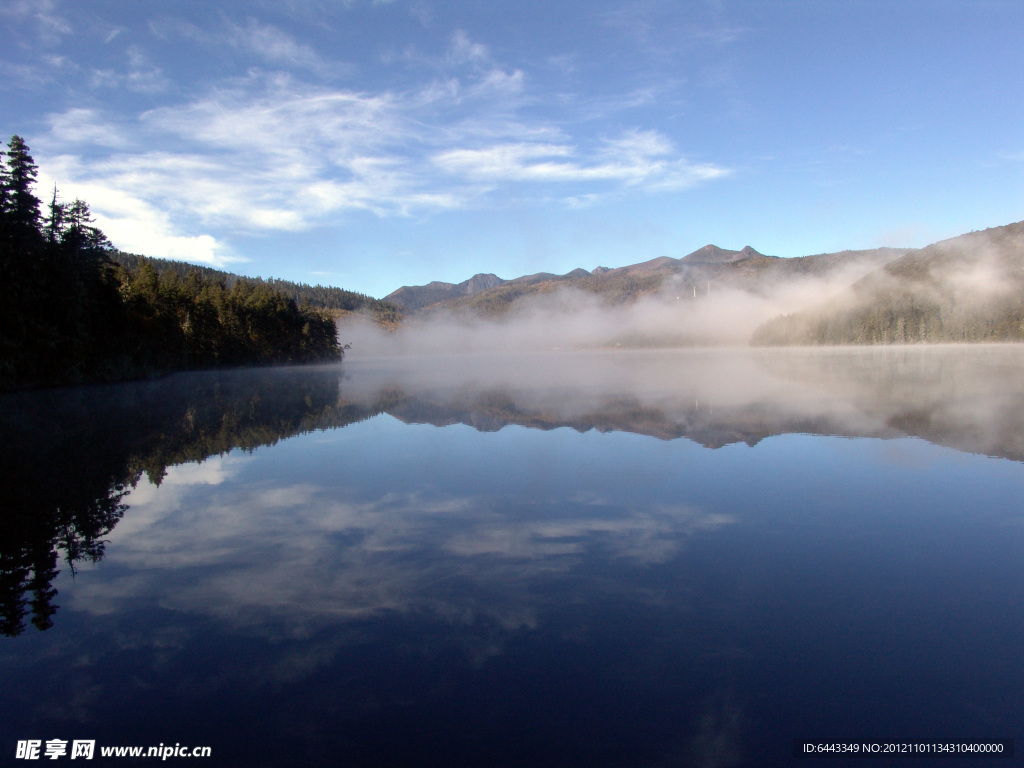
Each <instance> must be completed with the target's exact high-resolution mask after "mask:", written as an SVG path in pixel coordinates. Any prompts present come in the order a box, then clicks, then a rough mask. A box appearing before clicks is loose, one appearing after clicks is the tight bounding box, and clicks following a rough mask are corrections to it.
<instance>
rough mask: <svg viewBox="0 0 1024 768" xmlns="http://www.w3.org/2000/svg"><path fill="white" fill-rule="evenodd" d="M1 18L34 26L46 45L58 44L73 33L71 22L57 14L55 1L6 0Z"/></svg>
mask: <svg viewBox="0 0 1024 768" xmlns="http://www.w3.org/2000/svg"><path fill="white" fill-rule="evenodd" d="M0 16H6V17H7V18H9V19H13V20H15V21H21V22H26V21H27V22H29V23H32V24H34V26H35V28H36V33H37V35H38V36H39V39H40V40H41V41H42V42H44V43H54V42H58V41H60V40H61V39H62V38H63V37H65V36H66V35H70V34H71V33H72V31H73V29H72V27H71V24H70V22H68V20H67V19H66V18H64V17H63V16H62V15H61V14H60V13H58V12H57V4H56V3H55V2H54V0H6V1H5V2H4V3H0Z"/></svg>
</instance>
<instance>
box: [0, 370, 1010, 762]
mask: <svg viewBox="0 0 1024 768" xmlns="http://www.w3.org/2000/svg"><path fill="white" fill-rule="evenodd" d="M949 354H950V355H951V357H949V359H948V360H946V361H944V362H942V361H940V362H935V360H934V359H930V360H928V361H925V360H922V359H917V358H913V356H911V358H909V362H908V358H905V357H904V358H887V359H888V363H887V365H888V366H889V368H888V369H887V368H886V367H885V365H881V364H880V363H879V360H880V358H878V357H877V356H876V357H873V358H870V360H867V361H866V360H865V359H864V358H862V357H857V356H856V354H854V355H853V356H852V357H850V356H848V359H847V360H846V361H845V362H843V363H842V364H840V363H839V362H836V361H835V360H826V359H825V358H821V357H819V358H814V357H813V356H812V357H806V356H805V357H803V358H800V359H798V360H793V359H791V360H789V361H788V362H787V363H786V364H785V365H782V364H780V363H773V362H767V361H765V360H752V359H751V358H750V357H749V356H740V357H738V358H733V359H729V358H728V356H719V355H710V353H709V355H710V356H705V357H700V355H697V356H696V357H690V358H684V360H685V361H686V362H687V363H688V364H686V365H680V364H679V359H678V356H677V357H675V358H672V357H671V356H666V355H665V354H660V355H659V354H655V355H649V356H647V357H646V359H645V361H643V364H642V365H632V366H630V367H628V368H623V367H621V366H619V365H618V361H620V360H621V358H616V359H615V360H616V365H615V366H613V367H608V359H607V358H604V359H602V358H600V356H596V357H595V356H590V357H588V356H583V357H582V358H580V359H579V360H577V361H575V364H573V365H569V366H568V367H567V368H565V369H562V368H561V366H563V365H564V361H561V362H560V361H552V359H551V358H547V361H548V363H546V364H549V365H550V367H549V368H547V369H545V368H544V367H543V365H541V364H534V365H531V366H525V365H520V366H514V365H513V366H510V367H509V369H508V370H506V371H501V370H495V366H485V367H483V368H481V369H479V370H478V371H477V374H476V375H474V376H470V375H466V373H465V372H464V371H463V372H459V375H458V377H457V378H456V379H455V380H452V379H445V378H443V377H440V376H438V375H436V374H437V369H436V368H434V369H432V366H431V365H429V364H428V365H421V366H420V367H419V368H418V369H417V370H416V371H415V375H412V376H410V375H408V374H407V373H405V372H404V369H403V368H402V367H401V366H399V365H397V364H396V363H394V362H393V361H377V362H368V363H366V364H364V365H349V366H348V370H347V372H346V376H347V378H346V379H345V380H344V381H342V382H341V385H340V397H341V399H342V401H344V403H346V404H348V405H349V406H351V405H352V404H353V403H355V404H358V405H359V407H361V408H363V409H365V411H366V413H367V415H370V418H368V419H367V420H363V421H355V422H353V423H349V424H348V425H347V426H344V428H338V429H328V430H320V431H312V432H307V433H305V434H300V435H298V436H295V437H292V438H290V439H287V440H284V441H282V442H279V443H277V444H276V445H273V446H267V447H262V448H257V449H256V450H255V451H253V452H249V453H247V452H243V451H240V450H234V451H231V452H230V453H227V454H222V455H215V456H212V457H210V458H208V459H206V460H205V461H202V462H201V463H187V464H181V465H178V466H171V467H170V468H169V469H168V470H167V472H166V475H165V476H164V478H163V479H162V482H161V483H160V485H159V486H156V485H153V484H152V483H150V482H149V481H148V480H147V479H146V478H145V477H143V478H142V479H141V481H140V482H139V483H138V485H137V486H136V487H135V488H134V490H132V491H131V492H130V493H128V494H127V496H125V498H124V501H125V502H126V503H127V504H128V505H129V509H128V510H127V512H126V513H125V515H124V517H123V519H122V520H121V521H120V522H118V523H117V524H116V526H115V527H114V528H113V530H112V531H111V532H110V534H109V535H108V536H107V537H106V538H107V539H108V543H107V545H106V554H105V556H104V557H103V559H101V560H100V561H99V562H97V563H95V564H87V563H85V564H80V565H79V566H78V575H77V576H76V577H75V578H74V579H72V578H70V574H69V569H68V568H66V567H65V568H64V569H63V572H62V573H61V575H60V576H59V577H57V580H56V582H55V586H56V588H57V590H58V592H59V599H58V600H57V603H58V604H59V605H60V610H59V612H58V613H57V614H56V616H55V621H54V626H53V627H52V628H51V629H49V630H47V631H46V632H36V631H34V630H33V631H30V632H26V633H24V634H21V635H19V636H18V637H16V638H4V639H3V640H4V642H3V643H0V670H2V671H3V674H4V677H5V679H7V680H8V681H9V683H8V686H7V688H8V692H9V693H8V696H7V704H6V705H5V709H6V710H7V711H6V714H7V715H8V717H7V718H6V724H5V725H2V726H0V733H2V735H3V739H4V741H3V743H2V744H0V748H2V749H8V748H10V749H11V750H13V748H14V741H15V740H16V739H22V738H69V739H70V738H96V739H97V740H98V741H99V742H100V743H106V744H118V743H121V744H149V743H153V744H156V743H159V742H164V743H173V742H176V741H177V742H181V743H192V744H210V745H212V746H213V748H214V755H215V759H214V761H213V764H224V765H232V764H246V765H263V764H265V765H273V764H277V765H280V764H311V765H314V764H326V763H325V759H326V760H327V762H330V761H333V760H338V761H339V762H340V763H343V764H378V765H379V764H388V762H389V761H391V762H393V763H395V764H401V765H413V764H422V765H442V764H445V765H451V764H474V765H523V764H534V765H582V764H587V765H651V766H657V765H701V766H703V765H758V764H772V763H779V762H788V759H789V758H788V755H789V754H790V750H791V749H792V740H793V739H794V738H798V737H799V738H809V739H819V740H820V739H839V738H842V739H850V740H864V739H911V738H913V739H921V738H927V739H952V738H955V739H983V738H1003V739H1005V738H1014V737H1016V736H1018V735H1019V734H1017V733H1015V731H1014V729H1015V728H1016V727H1018V724H1019V723H1020V722H1022V721H1024V718H1022V715H1024V694H1022V693H1021V687H1020V685H1019V683H1020V680H1021V679H1024V661H1022V654H1021V652H1020V650H1019V649H1020V648H1021V647H1024V622H1022V620H1021V618H1020V617H1021V616H1022V615H1024V613H1022V611H1021V608H1024V576H1022V571H1021V569H1020V554H1021V551H1022V547H1021V544H1022V543H1024V524H1022V517H1021V512H1020V506H1021V505H1020V500H1021V499H1024V465H1021V464H1020V463H1019V459H1018V457H1017V456H1016V454H1014V451H1016V450H1017V444H1016V443H1015V442H1014V437H1013V436H1012V435H1011V436H1010V437H1009V438H1005V437H1001V435H1002V436H1005V434H1007V433H1006V428H1005V423H1006V421H1007V420H1008V419H1009V420H1011V421H1012V419H1013V418H1017V417H1016V416H1011V415H1009V414H1010V411H1012V410H1013V408H1012V406H1013V404H1014V402H1016V403H1020V400H1019V399H1017V400H1016V401H1015V400H1014V398H1016V397H1017V395H1018V389H1017V388H1019V387H1020V386H1021V384H1020V377H1019V375H1018V374H1019V370H1020V368H1019V365H1020V355H1019V353H1016V352H1013V353H1011V354H1010V357H1009V358H1002V359H1000V360H999V361H998V362H996V361H995V360H994V358H992V357H991V356H990V357H988V358H985V357H984V356H982V358H978V357H975V358H968V359H966V361H965V359H964V358H963V356H962V354H961V353H960V352H950V353H949ZM1014 354H1016V355H1017V356H1016V357H1013V355H1014ZM1007 359H1008V360H1009V362H1007ZM694 360H697V361H699V362H700V365H694V364H693V363H694ZM979 360H980V362H979ZM535 362H536V361H535ZM644 366H646V367H644ZM565 370H575V371H576V372H577V375H578V376H580V377H582V378H583V379H585V380H586V382H588V384H586V385H584V384H583V383H581V381H575V382H574V381H573V380H571V378H567V377H566V376H565V375H564V374H565ZM976 370H983V371H984V372H985V375H984V376H981V377H980V378H979V377H975V376H968V375H967V372H969V371H976ZM996 370H1001V371H1004V373H1005V374H1006V376H1005V378H1004V380H1002V381H999V380H998V377H995V375H994V374H993V371H996ZM653 371H657V373H658V375H654V373H652V372H653ZM751 371H755V372H756V373H757V375H756V376H752V375H751ZM894 371H895V373H894ZM908 371H909V373H908ZM527 372H528V374H527ZM809 372H810V373H809ZM811 373H813V375H810V374H811ZM713 374H714V375H713ZM726 374H728V375H726ZM616 376H618V377H620V380H618V381H616ZM716 376H718V378H717V380H716V378H715V377H716ZM915 376H916V377H917V378H916V379H915V378H914V377H915ZM545 377H547V378H545ZM673 377H674V378H673ZM787 377H788V378H787ZM531 381H532V382H533V384H534V386H531ZM716 381H717V385H716ZM924 381H928V382H930V386H931V387H932V390H929V391H925V390H924V389H923V388H922V382H924ZM466 382H470V384H468V385H467V384H466ZM865 382H867V384H865ZM630 384H632V386H628V385H630ZM499 385H500V386H499ZM904 390H905V391H906V392H907V393H908V394H907V395H906V396H904V395H903V394H901V392H903V391H904ZM793 392H796V393H798V394H799V396H798V397H795V398H793V397H789V396H788V395H787V394H786V393H793ZM879 392H883V393H888V394H883V395H879ZM382 393H383V394H382ZM566 393H570V394H571V396H568V397H567V396H565V395H566ZM986 393H987V396H985V395H986ZM1007 408H1008V409H1010V410H1009V411H1008V410H1005V409H1007ZM929 409H930V410H929ZM375 412H376V415H372V414H373V413H375ZM715 414H717V415H715ZM627 418H632V419H633V421H632V423H633V424H634V426H635V431H634V432H632V433H631V432H629V431H622V430H623V429H624V426H625V423H626V422H625V421H624V420H625V419H627ZM602 419H603V420H604V422H603V423H602ZM474 422H475V423H476V425H477V427H480V429H477V428H474V427H473V426H469V424H472V423H474ZM435 424H444V425H445V426H435ZM517 424H529V425H530V426H532V427H541V428H527V427H524V426H519V425H517ZM588 424H589V425H590V426H593V427H596V428H593V429H590V430H589V431H580V430H584V429H586V427H587V425H588ZM914 424H916V425H918V427H919V429H918V430H917V433H916V434H918V435H920V436H906V435H907V434H908V433H909V434H915V433H914V432H911V431H910V430H909V429H906V428H905V427H906V426H907V425H914ZM561 425H567V426H561ZM572 427H575V428H572ZM481 429H485V430H492V431H480V430H481ZM599 429H614V430H617V431H605V432H601V431H598V430H599ZM673 430H675V432H678V433H680V434H673ZM644 432H646V433H647V434H643V433H644ZM811 432H819V433H821V434H817V435H816V434H808V433H811ZM681 434H688V435H689V436H690V438H691V439H668V438H672V437H680V435H681ZM844 434H847V435H877V436H880V437H886V438H887V439H884V440H882V439H855V440H851V439H849V437H843V436H842V435H844ZM901 434H902V435H903V436H900V435H901ZM729 435H732V436H733V437H734V438H735V439H738V440H747V442H749V443H751V445H748V444H747V442H732V443H729V444H727V445H725V447H720V448H716V449H714V450H709V449H708V448H705V447H703V446H702V445H701V444H700V443H701V442H706V443H709V444H712V445H717V444H718V443H720V442H728V441H727V440H725V438H724V437H723V436H729ZM922 437H927V438H928V439H931V440H935V441H936V442H939V443H946V444H947V445H948V444H955V443H956V441H957V440H960V441H964V445H962V446H961V447H962V448H963V450H961V451H958V450H954V449H952V448H949V447H943V446H941V445H936V444H934V443H932V442H928V441H927V440H926V439H922ZM658 438H661V439H658ZM978 446H981V447H982V449H983V450H984V451H985V452H989V453H993V454H998V455H1002V456H1008V457H1010V458H1015V459H1018V460H1016V461H1014V460H1008V459H1006V458H989V457H986V456H984V455H978V454H975V453H967V452H964V451H965V450H966V451H970V450H975V449H976V448H977V447H978ZM15 691H20V692H19V693H14V692H15ZM4 745H7V746H4ZM325 756H328V757H325ZM221 761H223V762H221ZM926 762H927V761H926ZM829 764H830V765H832V764H835V763H834V762H830V763H829ZM959 764H961V763H960V762H958V765H959ZM986 764H987V763H986Z"/></svg>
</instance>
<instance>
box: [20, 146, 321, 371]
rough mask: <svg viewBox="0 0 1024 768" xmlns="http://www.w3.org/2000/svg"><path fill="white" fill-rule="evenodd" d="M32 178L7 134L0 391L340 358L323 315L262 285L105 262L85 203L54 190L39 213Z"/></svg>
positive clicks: (24, 156) (25, 151)
mask: <svg viewBox="0 0 1024 768" xmlns="http://www.w3.org/2000/svg"><path fill="white" fill-rule="evenodd" d="M4 155H5V157H4ZM36 176H37V168H36V165H35V163H34V161H33V160H32V157H31V155H30V154H29V148H28V146H27V145H26V144H25V142H24V141H23V140H22V139H21V138H20V137H18V136H14V137H13V138H12V139H11V141H10V143H9V145H8V151H7V152H6V153H3V152H0V389H18V388H29V387H39V386H50V385H59V384H79V383H85V382H94V381H115V380H122V379H132V378H140V377H145V376H148V375H156V374H161V373H166V372H168V371H173V370H181V369H188V368H204V367H220V366H236V365H250V364H267V363H298V362H309V361H315V360H337V359H339V358H340V356H341V349H340V347H339V345H338V340H337V331H336V326H335V323H334V320H333V318H332V317H331V316H330V315H329V314H328V313H327V312H326V311H324V310H321V309H317V308H313V307H310V306H308V305H303V306H299V305H298V304H297V303H296V301H295V299H293V298H291V297H290V296H288V295H286V294H285V293H282V292H281V291H279V290H276V289H275V287H274V286H272V285H270V284H267V283H265V282H261V281H251V280H245V279H241V278H239V279H237V280H234V281H233V282H232V284H231V285H230V286H229V285H228V282H227V281H226V280H225V279H223V278H222V277H219V276H210V275H204V274H203V273H202V271H201V270H200V269H192V270H189V271H187V272H186V273H185V274H183V275H179V274H177V273H165V274H163V275H159V274H158V273H157V270H156V268H155V267H154V266H153V263H152V262H151V261H150V260H146V259H138V260H137V261H135V263H134V264H130V265H125V264H118V263H116V262H115V261H114V259H113V258H112V257H113V255H114V253H115V251H114V249H113V247H112V246H111V244H110V241H109V240H108V239H107V238H106V236H105V235H104V234H103V233H102V232H101V231H100V230H99V229H98V228H97V227H96V226H95V225H94V223H93V220H92V217H91V215H90V212H89V207H88V205H87V204H86V203H85V202H84V201H82V200H75V201H73V202H71V203H67V202H62V201H61V200H60V199H59V197H58V194H57V191H56V190H54V191H53V195H52V198H51V201H50V202H49V204H48V205H47V206H45V208H46V210H45V212H44V210H43V208H44V206H43V204H42V202H41V201H40V199H39V198H38V197H36V195H35V193H34V186H35V180H36Z"/></svg>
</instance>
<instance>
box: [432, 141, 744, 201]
mask: <svg viewBox="0 0 1024 768" xmlns="http://www.w3.org/2000/svg"><path fill="white" fill-rule="evenodd" d="M433 160H434V163H435V164H436V165H438V166H439V167H440V168H442V169H444V170H445V171H447V172H448V173H452V174H458V175H463V176H466V177H469V178H471V179H478V180H486V181H492V182H499V181H514V182H522V181H532V182H601V181H604V182H620V183H623V184H626V185H629V186H647V187H649V188H652V189H654V188H656V189H672V188H682V187H686V186H690V185H692V184H695V183H697V182H699V181H705V180H708V179H713V178H717V177H719V176H723V175H725V174H726V173H728V170H727V169H725V168H720V167H718V166H714V165H711V164H703V165H701V164H691V163H689V162H687V161H686V160H684V159H681V158H678V157H677V156H676V152H675V150H674V148H673V147H672V144H671V142H669V141H668V139H667V138H665V137H664V136H662V135H661V134H659V133H657V132H656V131H633V132H630V133H628V134H626V135H625V136H623V137H621V138H618V139H609V140H606V141H605V142H604V144H603V145H602V146H601V147H600V148H598V150H597V151H596V152H594V153H592V154H591V155H590V156H581V155H580V153H579V152H578V151H577V150H576V149H575V148H574V147H572V146H569V145H565V144H540V143H536V144H535V143H523V142H521V143H516V144H500V145H495V146H490V147H486V148H482V149H455V150H449V151H447V152H442V153H439V154H437V155H435V156H434V158H433Z"/></svg>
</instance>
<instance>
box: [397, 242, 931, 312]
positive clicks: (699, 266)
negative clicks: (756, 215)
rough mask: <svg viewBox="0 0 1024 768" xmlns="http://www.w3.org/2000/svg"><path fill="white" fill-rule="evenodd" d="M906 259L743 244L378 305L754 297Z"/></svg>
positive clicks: (408, 291) (467, 283) (402, 292)
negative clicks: (730, 291)
mask: <svg viewBox="0 0 1024 768" xmlns="http://www.w3.org/2000/svg"><path fill="white" fill-rule="evenodd" d="M910 252H911V249H907V248H876V249H873V250H863V251H842V252H839V253H825V254H817V255H814V256H803V257H799V258H786V259H784V258H779V257H777V256H767V255H765V254H763V253H760V252H758V251H757V250H755V249H754V248H752V247H751V246H749V245H747V246H744V247H743V248H742V249H740V250H738V251H733V250H728V249H726V248H720V247H718V246H717V245H705V246H704V247H703V248H698V249H697V250H696V251H694V252H693V253H690V254H687V255H686V256H683V257H682V258H679V259H675V258H672V257H670V256H660V257H658V258H655V259H651V260H649V261H644V262H640V263H638V264H630V265H627V266H624V267H616V268H608V267H596V268H595V269H594V270H593V271H587V270H586V269H582V268H578V269H574V270H572V271H571V272H568V273H566V274H564V275H555V274H552V273H550V272H538V273H536V274H532V275H524V276H522V277H517V278H514V279H511V280H503V279H502V278H500V277H498V276H497V275H494V274H489V273H488V274H477V275H474V276H473V277H471V278H469V279H468V280H464V281H463V282H461V283H445V282H439V281H434V282H431V283H428V284H427V285H419V286H403V287H401V288H399V289H398V290H396V291H394V292H392V293H391V294H389V295H387V296H385V297H384V301H387V302H390V303H392V304H396V305H398V306H400V307H402V308H403V309H405V310H406V312H408V313H412V314H416V313H431V312H436V311H440V310H455V311H460V310H462V311H470V312H474V313H477V314H482V315H485V316H492V315H500V314H504V313H505V312H507V311H508V310H509V309H510V308H511V306H512V305H513V304H514V303H515V302H517V301H519V300H521V299H523V298H525V297H527V296H530V295H534V294H541V293H550V292H553V291H556V290H558V289H561V288H574V289H577V290H581V291H585V292H588V293H594V294H597V295H599V296H601V297H602V298H604V299H605V300H607V301H608V302H609V303H611V304H619V303H623V302H625V301H628V300H630V299H634V298H637V297H639V296H643V295H647V294H652V293H657V292H658V291H660V290H662V289H672V290H673V291H674V292H675V294H680V295H681V294H688V295H689V296H690V297H691V298H696V297H698V296H702V295H706V294H708V293H709V292H711V291H712V290H714V288H715V286H716V285H717V286H726V285H728V286H731V287H738V288H742V289H745V290H750V291H755V292H757V291H758V290H759V288H762V287H763V284H764V283H765V281H766V280H767V279H768V278H771V279H773V280H774V279H783V280H784V279H786V278H787V277H796V276H825V275H827V274H830V273H832V272H834V271H835V270H837V269H839V268H842V267H844V266H849V265H853V264H856V265H859V266H860V268H861V271H862V272H863V273H866V272H867V271H869V270H870V269H872V268H877V267H881V266H883V265H885V264H887V263H889V262H890V261H893V260H894V259H897V258H899V257H900V256H903V255H905V254H907V253H910Z"/></svg>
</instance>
